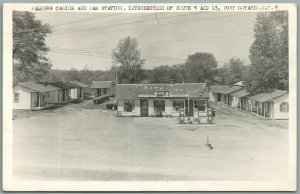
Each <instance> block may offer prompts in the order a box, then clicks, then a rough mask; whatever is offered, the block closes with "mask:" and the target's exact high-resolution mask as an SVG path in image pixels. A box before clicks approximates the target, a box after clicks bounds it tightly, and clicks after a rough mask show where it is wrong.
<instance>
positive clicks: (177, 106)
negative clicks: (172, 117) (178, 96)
mask: <svg viewBox="0 0 300 194" xmlns="http://www.w3.org/2000/svg"><path fill="white" fill-rule="evenodd" d="M181 108H182V109H183V108H184V100H173V111H176V112H178V111H179V110H180V109H181Z"/></svg>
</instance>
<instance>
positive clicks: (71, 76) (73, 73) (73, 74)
mask: <svg viewBox="0 0 300 194" xmlns="http://www.w3.org/2000/svg"><path fill="white" fill-rule="evenodd" d="M67 80H68V81H74V80H77V81H81V79H80V75H79V72H78V70H77V69H76V68H74V67H72V68H71V70H70V71H68V75H67Z"/></svg>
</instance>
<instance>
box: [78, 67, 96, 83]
mask: <svg viewBox="0 0 300 194" xmlns="http://www.w3.org/2000/svg"><path fill="white" fill-rule="evenodd" d="M79 74H80V81H82V82H84V83H88V84H90V83H92V79H93V72H92V71H91V70H90V69H89V67H88V66H87V65H85V66H84V68H83V69H82V70H81V71H80V72H79Z"/></svg>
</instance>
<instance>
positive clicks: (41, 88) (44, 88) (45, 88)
mask: <svg viewBox="0 0 300 194" xmlns="http://www.w3.org/2000/svg"><path fill="white" fill-rule="evenodd" d="M17 85H20V86H22V87H24V88H27V89H31V90H34V91H36V92H50V91H55V90H59V89H60V88H57V87H55V86H52V85H49V84H41V83H36V82H23V83H17Z"/></svg>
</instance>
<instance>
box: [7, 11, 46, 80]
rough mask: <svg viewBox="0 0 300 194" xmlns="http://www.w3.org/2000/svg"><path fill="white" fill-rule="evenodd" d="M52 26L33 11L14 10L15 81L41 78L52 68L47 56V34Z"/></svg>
mask: <svg viewBox="0 0 300 194" xmlns="http://www.w3.org/2000/svg"><path fill="white" fill-rule="evenodd" d="M49 33H51V30H50V26H49V25H48V24H43V23H42V22H41V21H39V20H38V19H36V17H35V15H34V14H33V13H31V12H19V11H14V12H13V71H14V81H27V80H39V79H40V78H42V77H43V76H44V75H45V74H46V73H47V71H48V70H49V69H50V68H51V66H52V65H51V63H50V61H49V60H48V59H47V57H46V53H47V51H48V48H47V46H46V43H45V38H46V36H47V35H48V34H49Z"/></svg>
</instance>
